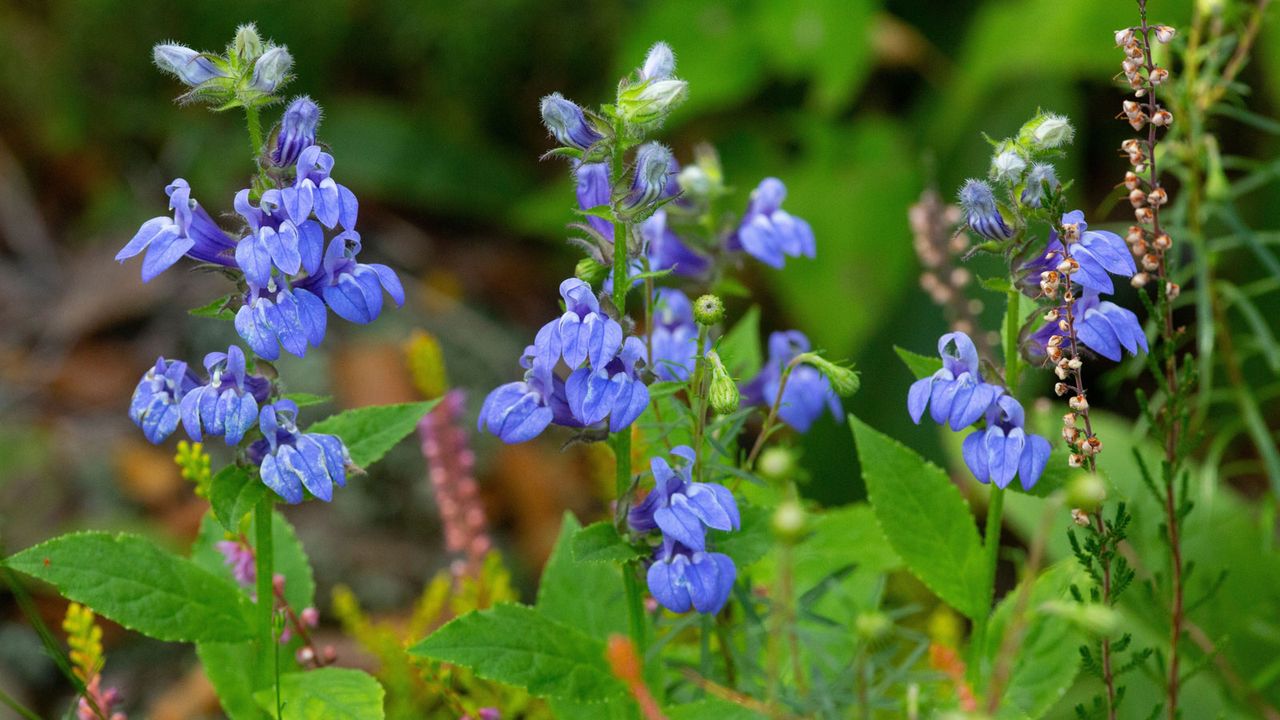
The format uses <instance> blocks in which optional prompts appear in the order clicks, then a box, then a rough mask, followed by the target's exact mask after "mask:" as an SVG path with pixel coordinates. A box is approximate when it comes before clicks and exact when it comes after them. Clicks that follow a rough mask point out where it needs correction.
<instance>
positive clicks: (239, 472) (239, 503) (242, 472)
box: [209, 465, 271, 533]
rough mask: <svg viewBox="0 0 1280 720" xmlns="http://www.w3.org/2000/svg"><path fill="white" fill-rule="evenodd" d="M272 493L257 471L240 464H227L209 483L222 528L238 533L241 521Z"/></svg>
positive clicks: (213, 505)
mask: <svg viewBox="0 0 1280 720" xmlns="http://www.w3.org/2000/svg"><path fill="white" fill-rule="evenodd" d="M269 492H271V491H270V490H269V489H267V486H266V485H263V484H262V480H260V479H259V478H258V473H257V472H255V471H252V470H249V469H248V468H245V467H242V466H240V465H228V466H226V467H224V468H222V469H221V470H219V471H218V474H216V475H214V476H213V480H212V481H210V483H209V505H211V506H212V507H213V514H214V515H215V516H217V518H218V522H220V523H222V527H223V529H225V530H226V531H227V532H232V533H233V532H238V531H239V529H240V521H241V520H243V519H244V516H245V515H247V514H249V513H250V512H251V511H252V510H253V508H254V506H255V505H257V504H258V501H259V500H261V499H262V498H263V496H265V495H266V494H267V493H269Z"/></svg>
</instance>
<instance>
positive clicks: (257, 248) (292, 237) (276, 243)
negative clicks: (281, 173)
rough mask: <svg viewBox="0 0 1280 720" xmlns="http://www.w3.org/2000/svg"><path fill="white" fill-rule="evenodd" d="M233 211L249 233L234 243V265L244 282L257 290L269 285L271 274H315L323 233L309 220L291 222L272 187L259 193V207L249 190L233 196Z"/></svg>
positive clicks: (279, 194)
mask: <svg viewBox="0 0 1280 720" xmlns="http://www.w3.org/2000/svg"><path fill="white" fill-rule="evenodd" d="M234 205H235V209H236V212H237V213H239V215H240V217H242V218H244V220H245V223H246V224H248V226H249V234H248V235H246V236H244V237H243V238H240V242H238V243H236V265H238V266H239V267H240V269H241V270H242V271H244V276H245V279H246V280H248V281H249V282H250V283H251V284H253V285H256V286H258V287H266V286H267V285H268V283H270V282H271V276H272V273H273V272H274V271H275V270H279V271H280V272H281V273H282V274H284V275H290V276H292V275H297V274H298V273H299V272H301V271H302V270H304V269H305V270H306V271H307V272H309V273H314V272H315V271H316V270H317V269H318V268H319V267H320V254H321V250H322V248H323V246H324V230H322V229H321V228H320V225H319V224H318V223H315V222H312V221H306V222H301V221H294V220H293V219H291V218H290V217H289V216H288V215H287V214H286V212H285V209H284V194H283V193H282V192H281V191H280V190H277V189H275V188H272V189H270V190H267V191H266V192H264V193H263V194H262V200H261V202H260V203H259V205H258V207H254V205H253V203H252V201H250V199H249V190H248V189H244V190H241V191H240V192H238V193H236V199H235V203H234Z"/></svg>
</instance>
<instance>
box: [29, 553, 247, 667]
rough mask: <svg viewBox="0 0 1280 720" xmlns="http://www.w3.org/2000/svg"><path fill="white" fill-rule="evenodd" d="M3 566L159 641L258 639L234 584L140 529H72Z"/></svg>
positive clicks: (245, 600)
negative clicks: (132, 531)
mask: <svg viewBox="0 0 1280 720" xmlns="http://www.w3.org/2000/svg"><path fill="white" fill-rule="evenodd" d="M5 564H7V565H8V566H9V567H11V568H13V569H14V570H17V571H19V572H22V573H25V574H27V575H30V576H32V577H34V578H39V579H40V580H44V581H45V582H47V583H50V584H52V585H53V586H54V587H56V588H58V591H59V592H60V593H62V594H63V595H64V596H66V597H67V598H69V599H71V600H75V601H76V602H78V603H82V604H84V605H87V606H89V607H90V608H93V610H94V611H95V612H97V613H98V614H99V615H102V616H103V617H106V618H110V619H111V620H114V621H115V622H117V623H119V624H121V625H123V626H125V627H127V628H130V629H132V630H136V631H138V632H140V633H142V634H144V635H148V636H150V637H153V638H156V639H159V640H170V641H186V642H194V641H205V640H208V641H234V640H247V639H250V638H252V637H253V633H252V628H253V627H255V625H254V623H253V622H252V620H251V618H250V616H249V611H250V607H249V603H248V600H247V599H246V598H245V596H244V595H243V594H241V593H240V592H239V591H238V590H237V589H236V588H235V587H234V586H233V585H231V584H230V583H228V582H226V581H224V580H222V579H221V578H218V577H216V576H214V575H211V574H209V573H208V572H206V571H205V570H204V569H202V568H200V567H198V566H197V565H196V564H194V563H192V562H191V561H190V560H187V559H186V558H182V557H178V556H177V555H174V554H173V553H170V552H168V551H166V550H162V549H160V548H159V547H158V546H156V545H155V543H153V542H151V541H150V540H147V539H146V538H143V537H140V536H138V535H127V534H124V533H121V534H118V535H109V534H107V533H101V532H83V533H72V534H69V535H63V536H61V537H57V538H54V539H52V540H49V541H47V542H44V543H41V544H39V545H36V546H35V547H32V548H28V549H26V550H23V551H22V552H20V553H18V554H17V555H13V556H12V557H10V558H9V559H8V560H6V561H5Z"/></svg>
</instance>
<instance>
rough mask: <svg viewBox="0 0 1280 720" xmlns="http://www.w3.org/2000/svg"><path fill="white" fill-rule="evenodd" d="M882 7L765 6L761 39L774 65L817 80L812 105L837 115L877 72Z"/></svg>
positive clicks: (818, 0)
mask: <svg viewBox="0 0 1280 720" xmlns="http://www.w3.org/2000/svg"><path fill="white" fill-rule="evenodd" d="M879 6H880V3H879V2H870V1H869V0H813V1H811V2H803V3H798V2H797V3H779V2H764V3H760V4H758V5H757V7H756V12H755V33H756V37H757V38H758V40H759V42H760V44H761V45H762V46H763V50H764V52H766V53H767V54H768V57H769V61H770V64H771V65H773V66H775V67H777V68H779V69H780V70H782V71H783V72H785V73H786V74H788V75H799V76H802V77H807V78H808V79H810V80H811V83H812V86H811V89H810V101H811V103H810V104H811V105H813V106H815V107H816V108H817V109H818V110H820V111H821V112H823V113H827V114H830V113H833V112H835V111H838V110H839V109H840V108H841V107H843V106H844V105H845V104H847V103H848V102H849V100H850V99H851V98H853V96H854V95H855V94H856V93H857V92H858V90H859V89H860V88H861V87H862V83H863V81H864V80H865V79H866V77H867V75H868V74H869V72H870V70H871V61H872V60H873V50H874V45H873V43H872V37H871V31H872V28H873V27H874V22H873V18H874V15H875V12H876V11H877V10H878V9H879Z"/></svg>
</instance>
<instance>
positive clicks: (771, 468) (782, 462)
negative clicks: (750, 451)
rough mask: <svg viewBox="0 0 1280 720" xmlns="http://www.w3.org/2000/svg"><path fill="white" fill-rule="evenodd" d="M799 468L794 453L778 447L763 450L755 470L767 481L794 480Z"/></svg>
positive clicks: (789, 449)
mask: <svg viewBox="0 0 1280 720" xmlns="http://www.w3.org/2000/svg"><path fill="white" fill-rule="evenodd" d="M799 468H800V466H799V464H798V463H797V462H796V454H795V452H793V451H792V450H791V448H785V447H780V446H778V445H774V446H772V447H769V448H767V449H765V451H764V452H762V453H760V459H759V460H758V461H756V469H757V470H758V471H759V472H760V475H761V476H763V477H765V478H766V479H769V480H777V481H783V480H794V479H795V475H796V471H797V470H799Z"/></svg>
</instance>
